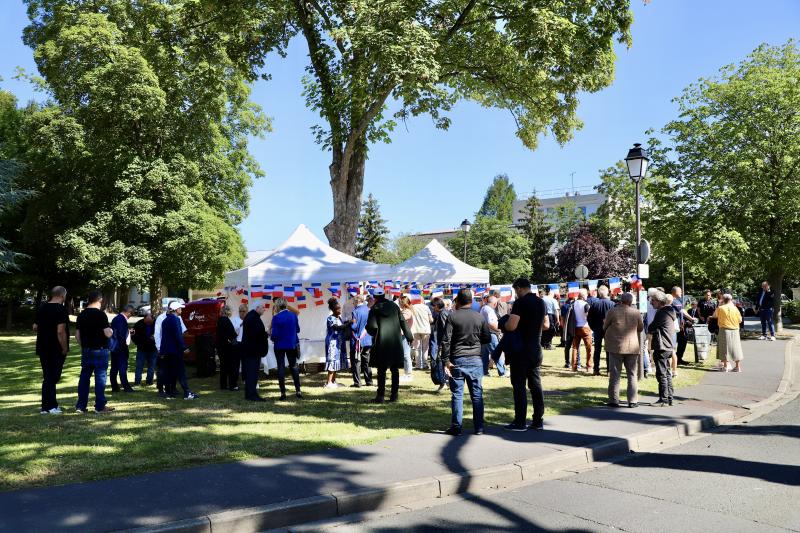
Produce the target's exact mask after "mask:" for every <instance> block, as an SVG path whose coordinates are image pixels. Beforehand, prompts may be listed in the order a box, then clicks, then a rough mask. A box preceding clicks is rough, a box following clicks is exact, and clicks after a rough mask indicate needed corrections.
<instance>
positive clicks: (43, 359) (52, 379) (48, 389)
mask: <svg viewBox="0 0 800 533" xmlns="http://www.w3.org/2000/svg"><path fill="white" fill-rule="evenodd" d="M66 359H67V356H66V355H64V354H62V353H54V354H48V355H40V356H39V362H40V363H41V364H42V411H49V410H50V409H53V408H55V407H58V400H57V399H56V385H57V384H58V382H59V381H60V380H61V372H62V371H63V370H64V361H66Z"/></svg>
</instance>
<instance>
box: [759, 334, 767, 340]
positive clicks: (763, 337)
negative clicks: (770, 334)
mask: <svg viewBox="0 0 800 533" xmlns="http://www.w3.org/2000/svg"><path fill="white" fill-rule="evenodd" d="M758 340H760V341H765V340H767V338H766V337H765V336H764V335H761V336H760V337H759V338H758Z"/></svg>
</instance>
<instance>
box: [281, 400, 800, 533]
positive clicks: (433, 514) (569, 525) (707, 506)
mask: <svg viewBox="0 0 800 533" xmlns="http://www.w3.org/2000/svg"><path fill="white" fill-rule="evenodd" d="M440 501H441V502H443V503H441V504H440V505H435V506H430V507H420V508H415V509H397V510H393V511H392V512H384V514H383V515H381V516H378V515H374V514H373V515H370V516H367V517H352V518H351V519H350V520H353V521H352V522H350V523H342V522H339V523H327V524H315V525H311V524H310V525H306V526H303V527H299V528H294V529H293V531H304V532H305V531H315V530H319V531H323V530H324V531H334V532H335V533H350V532H381V533H384V532H385V533H394V532H397V533H400V532H407V531H414V532H422V531H465V532H466V531H469V532H492V531H566V532H578V531H581V532H583V531H635V532H660V531H664V532H674V531H681V532H690V531H702V532H704V533H709V532H715V531H724V532H726V533H731V532H740V531H741V532H759V531H800V397H798V398H795V399H794V400H793V401H791V402H789V403H787V404H785V405H783V406H782V407H779V408H778V409H776V410H774V411H772V412H771V413H769V414H767V415H765V416H763V417H761V418H758V419H756V420H754V421H752V422H750V423H748V424H741V425H737V426H733V427H732V428H731V429H730V430H728V431H725V432H723V433H717V434H713V435H710V436H707V437H703V438H699V439H696V440H694V441H690V442H688V443H686V444H683V445H681V446H677V447H674V448H670V449H666V450H663V451H660V452H655V453H647V454H641V455H637V456H635V457H632V458H630V459H626V460H624V461H621V462H619V463H615V464H611V465H608V466H604V467H601V468H597V469H595V470H591V471H587V472H583V473H580V474H576V475H571V476H566V477H562V478H560V479H554V480H550V481H544V482H541V483H536V484H532V485H527V486H523V487H518V488H515V489H511V490H506V491H495V492H487V493H484V494H481V495H479V496H472V497H470V498H469V499H463V498H453V499H451V500H449V501H447V500H440ZM430 503H431V502H429V505H430Z"/></svg>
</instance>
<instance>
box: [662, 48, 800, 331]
mask: <svg viewBox="0 0 800 533" xmlns="http://www.w3.org/2000/svg"><path fill="white" fill-rule="evenodd" d="M676 102H677V104H678V107H679V118H677V119H675V120H673V121H671V122H669V123H668V124H667V125H666V126H665V127H664V128H663V133H664V135H665V137H667V139H666V140H665V141H663V142H659V140H656V139H654V140H652V141H651V147H652V152H653V156H654V163H655V164H656V165H657V168H658V172H659V173H662V174H663V175H664V176H665V177H666V178H668V179H669V180H670V185H671V187H670V188H669V189H667V190H664V191H663V193H662V194H661V195H660V196H659V197H658V198H657V201H658V213H659V217H658V220H656V221H654V224H656V225H657V227H658V228H659V230H661V229H670V230H671V232H669V233H666V232H665V234H664V238H665V249H666V250H679V251H680V253H681V254H683V256H684V257H686V258H687V263H688V264H690V265H691V266H692V268H695V267H696V266H700V267H701V268H703V267H707V268H709V269H710V270H711V271H713V272H721V273H724V272H725V271H727V272H731V273H734V274H736V275H739V276H746V275H747V274H748V273H749V274H750V275H751V276H753V277H756V278H758V277H762V276H763V277H765V278H767V279H769V281H770V282H771V284H772V286H773V288H775V289H776V291H778V292H779V291H781V289H782V282H783V278H784V276H785V275H787V274H790V275H796V273H797V272H798V270H799V269H798V267H800V256H798V254H797V253H796V250H797V248H798V246H800V210H798V209H797V206H798V205H800V112H798V109H800V50H798V47H797V45H796V43H795V42H794V41H789V42H787V43H786V44H784V45H781V46H768V45H762V46H759V47H758V48H757V49H756V50H754V51H753V52H752V53H751V54H750V55H749V56H748V57H747V58H745V59H744V60H743V61H742V62H741V63H739V64H736V65H728V66H726V67H724V68H722V69H721V70H720V72H719V74H718V75H717V76H716V77H713V78H708V79H701V80H699V81H698V82H697V83H695V84H693V85H691V86H689V87H688V88H686V89H685V90H684V92H683V94H682V95H681V96H680V97H678V98H677V99H676ZM776 323H780V321H779V320H778V321H776Z"/></svg>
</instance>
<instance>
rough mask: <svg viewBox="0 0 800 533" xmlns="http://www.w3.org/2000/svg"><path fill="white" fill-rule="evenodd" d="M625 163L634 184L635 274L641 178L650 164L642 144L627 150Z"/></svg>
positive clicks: (639, 236)
mask: <svg viewBox="0 0 800 533" xmlns="http://www.w3.org/2000/svg"><path fill="white" fill-rule="evenodd" d="M625 163H626V164H627V165H628V174H629V175H630V177H631V179H632V180H633V183H634V184H636V274H637V275H638V274H639V265H640V264H641V262H642V255H641V254H642V251H641V248H642V221H641V216H640V211H641V186H642V180H643V179H644V177H645V176H646V175H647V166H648V165H649V164H650V159H649V158H648V157H647V152H646V151H645V150H644V148H642V145H641V144H639V143H636V144H634V145H633V148H631V149H630V150H628V157H626V158H625Z"/></svg>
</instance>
